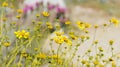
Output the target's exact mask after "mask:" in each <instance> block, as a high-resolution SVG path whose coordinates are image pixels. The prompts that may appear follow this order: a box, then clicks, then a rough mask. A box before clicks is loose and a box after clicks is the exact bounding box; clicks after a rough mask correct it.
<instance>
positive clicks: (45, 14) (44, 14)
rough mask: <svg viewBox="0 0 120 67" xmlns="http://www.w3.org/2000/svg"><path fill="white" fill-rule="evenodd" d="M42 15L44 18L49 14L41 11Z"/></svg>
mask: <svg viewBox="0 0 120 67" xmlns="http://www.w3.org/2000/svg"><path fill="white" fill-rule="evenodd" d="M42 15H43V16H44V17H48V16H49V15H50V14H49V13H48V12H46V11H43V12H42Z"/></svg>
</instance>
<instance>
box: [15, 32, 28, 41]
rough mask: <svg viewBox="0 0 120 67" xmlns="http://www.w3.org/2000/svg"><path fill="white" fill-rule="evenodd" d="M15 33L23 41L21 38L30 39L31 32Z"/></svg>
mask: <svg viewBox="0 0 120 67" xmlns="http://www.w3.org/2000/svg"><path fill="white" fill-rule="evenodd" d="M14 33H15V35H16V37H17V38H19V39H21V38H25V39H27V38H28V37H29V32H26V31H25V30H22V31H17V32H14Z"/></svg>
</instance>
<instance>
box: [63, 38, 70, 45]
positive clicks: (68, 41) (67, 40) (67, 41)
mask: <svg viewBox="0 0 120 67" xmlns="http://www.w3.org/2000/svg"><path fill="white" fill-rule="evenodd" d="M63 39H64V42H65V43H67V44H68V45H72V42H71V40H70V39H68V38H67V37H66V36H63Z"/></svg>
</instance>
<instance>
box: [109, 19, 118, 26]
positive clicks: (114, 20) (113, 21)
mask: <svg viewBox="0 0 120 67" xmlns="http://www.w3.org/2000/svg"><path fill="white" fill-rule="evenodd" d="M110 22H111V23H113V24H114V25H116V26H117V25H118V24H119V20H117V19H116V18H112V19H110Z"/></svg>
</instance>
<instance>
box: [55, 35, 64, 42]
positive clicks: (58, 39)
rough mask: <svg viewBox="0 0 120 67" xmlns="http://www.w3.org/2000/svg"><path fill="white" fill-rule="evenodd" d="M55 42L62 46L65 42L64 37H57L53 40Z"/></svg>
mask: <svg viewBox="0 0 120 67" xmlns="http://www.w3.org/2000/svg"><path fill="white" fill-rule="evenodd" d="M53 40H54V41H55V42H56V43H57V44H62V43H63V42H64V39H63V36H55V37H54V38H53Z"/></svg>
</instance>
